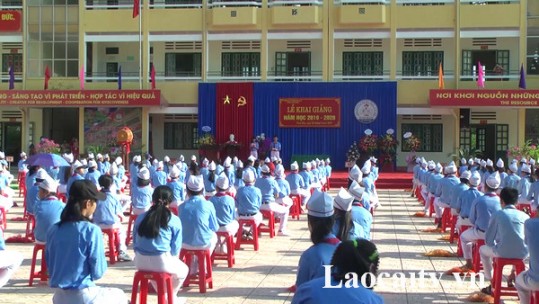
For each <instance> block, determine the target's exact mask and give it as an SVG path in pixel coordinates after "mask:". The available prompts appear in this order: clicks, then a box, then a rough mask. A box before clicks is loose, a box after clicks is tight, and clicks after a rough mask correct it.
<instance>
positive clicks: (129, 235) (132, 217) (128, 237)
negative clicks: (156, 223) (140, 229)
mask: <svg viewBox="0 0 539 304" xmlns="http://www.w3.org/2000/svg"><path fill="white" fill-rule="evenodd" d="M137 217H138V215H136V214H133V213H131V215H129V224H127V235H126V237H125V246H129V244H131V238H132V236H133V234H132V233H131V230H132V229H133V225H134V223H135V221H136V220H137Z"/></svg>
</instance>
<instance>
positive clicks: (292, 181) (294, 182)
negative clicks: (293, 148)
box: [286, 162, 311, 206]
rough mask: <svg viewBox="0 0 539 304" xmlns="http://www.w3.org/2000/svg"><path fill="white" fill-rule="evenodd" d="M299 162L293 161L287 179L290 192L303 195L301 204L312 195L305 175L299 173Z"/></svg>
mask: <svg viewBox="0 0 539 304" xmlns="http://www.w3.org/2000/svg"><path fill="white" fill-rule="evenodd" d="M298 169H299V167H298V163H297V162H293V163H292V164H291V165H290V174H288V176H287V177H286V181H287V182H288V184H289V185H290V194H299V195H301V197H302V202H301V205H302V206H303V205H305V203H306V202H307V201H308V200H309V198H310V197H311V192H310V191H309V190H308V189H307V186H306V184H305V181H304V180H303V177H302V176H301V175H300V174H299V173H298Z"/></svg>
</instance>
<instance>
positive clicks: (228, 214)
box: [210, 174, 239, 254]
mask: <svg viewBox="0 0 539 304" xmlns="http://www.w3.org/2000/svg"><path fill="white" fill-rule="evenodd" d="M215 186H216V188H217V193H216V194H215V195H214V196H212V197H211V198H210V202H211V203H212V204H213V207H214V208H215V216H216V218H217V224H218V225H219V229H217V231H219V232H226V233H228V234H229V235H231V236H234V235H236V233H237V232H238V229H239V223H238V221H237V220H235V217H236V206H235V201H234V198H232V196H230V195H229V194H228V193H227V191H228V189H229V188H230V184H229V182H228V178H227V177H226V176H224V175H223V174H221V175H219V177H218V178H217V181H216V182H215ZM218 238H219V236H218ZM227 250H228V249H227V246H226V239H224V238H219V239H218V240H217V245H216V247H215V252H216V253H220V254H226V253H227Z"/></svg>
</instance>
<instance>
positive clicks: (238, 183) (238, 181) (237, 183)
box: [234, 176, 245, 189]
mask: <svg viewBox="0 0 539 304" xmlns="http://www.w3.org/2000/svg"><path fill="white" fill-rule="evenodd" d="M243 186H245V182H243V179H242V178H241V176H240V177H237V176H236V179H235V180H234V187H235V188H236V189H238V188H239V187H243Z"/></svg>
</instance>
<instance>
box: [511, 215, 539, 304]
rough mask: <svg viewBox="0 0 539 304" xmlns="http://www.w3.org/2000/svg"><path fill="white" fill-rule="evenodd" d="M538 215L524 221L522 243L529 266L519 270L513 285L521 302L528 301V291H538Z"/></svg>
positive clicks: (526, 303) (522, 303)
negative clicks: (528, 256) (527, 253)
mask: <svg viewBox="0 0 539 304" xmlns="http://www.w3.org/2000/svg"><path fill="white" fill-rule="evenodd" d="M537 231H539V217H534V218H531V219H529V220H527V221H526V222H525V223H524V243H525V244H526V246H528V251H529V252H530V265H529V266H530V267H529V269H528V270H525V271H523V272H521V273H520V274H519V275H518V276H517V278H516V280H515V286H516V288H517V291H518V297H519V298H520V303H521V304H528V303H531V302H530V293H531V292H536V291H539V238H538V237H537Z"/></svg>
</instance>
